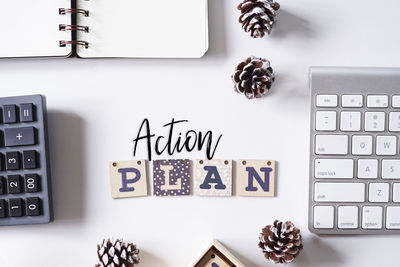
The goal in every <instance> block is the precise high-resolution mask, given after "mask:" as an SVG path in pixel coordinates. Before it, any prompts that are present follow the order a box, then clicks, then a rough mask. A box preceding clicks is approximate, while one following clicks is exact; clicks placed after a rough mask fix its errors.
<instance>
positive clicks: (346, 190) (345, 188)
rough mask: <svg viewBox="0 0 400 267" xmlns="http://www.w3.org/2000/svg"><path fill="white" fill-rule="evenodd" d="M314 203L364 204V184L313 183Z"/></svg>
mask: <svg viewBox="0 0 400 267" xmlns="http://www.w3.org/2000/svg"><path fill="white" fill-rule="evenodd" d="M314 200H315V201H316V202H364V201H365V184H364V183H337V182H335V183H315V184H314Z"/></svg>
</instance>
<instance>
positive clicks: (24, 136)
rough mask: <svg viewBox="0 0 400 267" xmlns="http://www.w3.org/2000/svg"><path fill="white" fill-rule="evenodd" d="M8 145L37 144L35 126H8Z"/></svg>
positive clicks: (6, 132) (6, 131) (6, 133)
mask: <svg viewBox="0 0 400 267" xmlns="http://www.w3.org/2000/svg"><path fill="white" fill-rule="evenodd" d="M5 135H6V142H5V143H6V146H28V145H34V144H35V129H34V128H33V127H19V128H7V129H6V130H5Z"/></svg>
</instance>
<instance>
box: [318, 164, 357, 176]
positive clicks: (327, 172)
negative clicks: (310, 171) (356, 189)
mask: <svg viewBox="0 0 400 267" xmlns="http://www.w3.org/2000/svg"><path fill="white" fill-rule="evenodd" d="M353 168H354V164H353V160H352V159H315V178H330V179H337V178H341V179H351V178H353V176H354V175H353V172H354V169H353Z"/></svg>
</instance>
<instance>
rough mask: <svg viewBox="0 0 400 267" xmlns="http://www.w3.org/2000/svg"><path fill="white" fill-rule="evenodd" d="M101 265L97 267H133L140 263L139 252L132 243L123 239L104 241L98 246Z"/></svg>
mask: <svg viewBox="0 0 400 267" xmlns="http://www.w3.org/2000/svg"><path fill="white" fill-rule="evenodd" d="M97 256H98V260H99V263H98V264H96V267H133V266H134V265H135V264H138V263H139V260H140V259H139V250H138V249H137V248H136V245H134V244H132V243H126V242H123V240H122V239H117V240H114V239H111V240H110V239H107V240H106V239H104V240H103V243H102V244H100V245H97Z"/></svg>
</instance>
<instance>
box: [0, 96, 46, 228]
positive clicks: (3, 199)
mask: <svg viewBox="0 0 400 267" xmlns="http://www.w3.org/2000/svg"><path fill="white" fill-rule="evenodd" d="M52 220H53V210H52V201H51V182H50V168H49V152H48V141H47V122H46V99H45V97H44V96H42V95H29V96H15V97H0V225H18V224H40V223H49V222H51V221H52Z"/></svg>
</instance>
